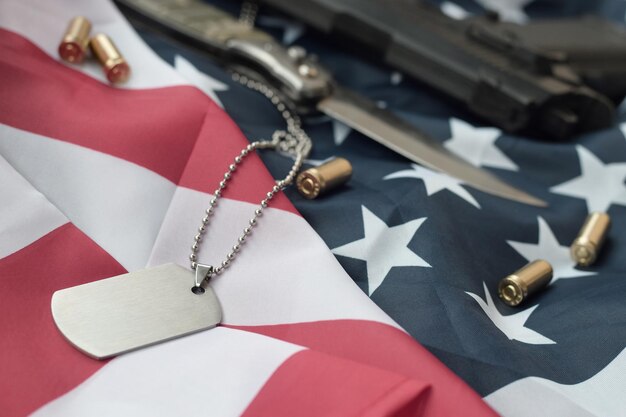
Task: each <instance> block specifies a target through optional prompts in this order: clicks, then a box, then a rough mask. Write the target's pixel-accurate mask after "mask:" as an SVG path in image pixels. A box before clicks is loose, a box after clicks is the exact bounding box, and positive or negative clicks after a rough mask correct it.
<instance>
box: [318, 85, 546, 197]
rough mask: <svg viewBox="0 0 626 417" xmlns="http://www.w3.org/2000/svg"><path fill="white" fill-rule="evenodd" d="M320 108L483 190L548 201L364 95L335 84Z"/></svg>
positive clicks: (381, 142)
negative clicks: (466, 157)
mask: <svg viewBox="0 0 626 417" xmlns="http://www.w3.org/2000/svg"><path fill="white" fill-rule="evenodd" d="M317 108H318V109H319V110H320V111H322V112H323V113H325V114H327V115H329V116H330V117H332V118H334V119H337V120H339V121H340V122H343V123H345V124H346V125H348V126H350V127H351V128H353V129H355V130H358V131H359V132H361V133H363V134H364V135H366V136H368V137H370V138H372V139H374V140H375V141H376V142H378V143H380V144H382V145H384V146H386V147H387V148H389V149H391V150H393V151H395V152H397V153H399V154H400V155H402V156H405V157H406V158H408V159H410V160H412V161H413V162H417V163H418V164H420V165H424V166H425V167H428V168H431V169H434V170H436V171H440V172H444V173H446V174H448V175H450V176H453V177H456V178H457V179H459V180H461V181H462V182H463V183H465V184H467V185H470V186H472V187H474V188H477V189H479V190H481V191H484V192H487V193H490V194H494V195H497V196H499V197H503V198H508V199H510V200H514V201H518V202H521V203H525V204H530V205H534V206H539V207H545V206H547V204H546V202H545V201H543V200H540V199H538V198H536V197H533V196H532V195H530V194H528V193H526V192H524V191H521V190H519V189H517V188H515V187H513V186H511V185H509V184H507V183H506V182H504V181H502V180H500V179H499V178H498V177H496V176H495V175H493V174H491V173H490V172H488V171H486V170H484V169H480V168H477V167H475V166H474V165H471V164H470V163H468V162H466V161H465V160H463V159H461V158H459V157H457V156H456V155H454V154H453V153H452V152H450V151H449V150H448V149H446V148H445V147H443V146H442V145H441V143H439V142H437V141H436V140H434V139H433V138H431V137H429V136H427V135H426V134H424V133H423V132H421V131H420V130H418V129H416V128H415V127H414V126H413V125H411V124H410V123H408V122H406V121H405V120H403V119H401V118H400V117H398V116H396V115H394V114H393V113H391V112H389V111H386V110H383V109H381V108H379V107H378V106H377V105H376V104H375V103H374V102H373V101H371V100H368V99H366V98H364V97H363V96H361V95H359V94H356V93H354V92H351V91H349V90H346V89H344V88H341V87H335V89H334V90H333V93H332V94H331V95H329V96H327V97H326V98H324V99H322V100H321V101H320V102H319V103H318V104H317Z"/></svg>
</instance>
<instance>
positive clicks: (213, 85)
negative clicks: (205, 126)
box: [174, 55, 228, 108]
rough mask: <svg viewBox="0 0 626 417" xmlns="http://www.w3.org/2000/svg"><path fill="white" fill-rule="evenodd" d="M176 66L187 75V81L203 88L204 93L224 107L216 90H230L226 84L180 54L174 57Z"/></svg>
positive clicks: (183, 74) (182, 73) (177, 69)
mask: <svg viewBox="0 0 626 417" xmlns="http://www.w3.org/2000/svg"><path fill="white" fill-rule="evenodd" d="M174 67H176V71H178V72H179V73H180V74H181V75H182V76H183V77H185V79H186V80H187V81H189V82H190V83H191V84H193V85H194V86H196V87H198V88H199V89H200V90H202V92H203V93H204V94H206V95H207V96H209V97H211V98H212V99H213V101H214V102H215V103H216V104H217V105H218V106H220V107H221V108H224V105H223V104H222V102H221V101H220V99H219V98H218V97H217V94H216V93H215V92H216V91H226V90H228V86H227V85H226V84H224V83H223V82H221V81H218V80H216V79H215V78H213V77H209V76H208V75H207V74H205V73H203V72H202V71H200V70H199V69H197V68H196V67H194V66H193V64H192V63H191V62H189V61H187V60H186V59H185V58H183V57H182V56H180V55H176V56H175V57H174Z"/></svg>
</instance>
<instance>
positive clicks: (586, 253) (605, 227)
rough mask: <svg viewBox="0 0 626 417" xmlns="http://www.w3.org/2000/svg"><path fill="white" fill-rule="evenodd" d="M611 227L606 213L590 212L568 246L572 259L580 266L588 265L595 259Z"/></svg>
mask: <svg viewBox="0 0 626 417" xmlns="http://www.w3.org/2000/svg"><path fill="white" fill-rule="evenodd" d="M610 227H611V218H610V217H609V215H608V214H606V213H600V212H594V213H590V214H589V215H588V216H587V218H586V219H585V223H584V224H583V227H582V228H581V229H580V232H578V236H577V237H576V239H575V240H574V242H573V243H572V246H571V247H570V253H571V255H572V259H573V260H574V261H575V262H576V263H577V264H578V265H581V266H589V265H591V264H593V263H594V262H595V261H596V258H597V257H598V253H599V252H600V249H601V248H602V245H603V244H604V240H605V238H606V235H607V232H608V231H609V228H610Z"/></svg>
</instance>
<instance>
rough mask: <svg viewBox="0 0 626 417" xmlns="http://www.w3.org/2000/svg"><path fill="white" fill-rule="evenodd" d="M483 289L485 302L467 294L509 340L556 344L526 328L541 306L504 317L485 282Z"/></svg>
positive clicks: (472, 294)
mask: <svg viewBox="0 0 626 417" xmlns="http://www.w3.org/2000/svg"><path fill="white" fill-rule="evenodd" d="M483 288H484V289H485V300H487V302H486V303H485V300H483V299H482V298H480V297H479V296H478V295H476V294H474V293H471V292H469V291H465V294H467V295H469V296H470V297H472V298H473V299H474V300H475V301H476V302H477V303H478V305H479V306H480V308H482V310H483V311H484V312H485V314H486V315H487V317H489V320H491V321H492V322H493V324H494V325H495V326H496V327H497V328H498V330H500V331H501V332H502V333H504V334H505V335H506V337H508V338H509V340H517V341H518V342H522V343H528V344H530V345H553V344H556V342H555V341H554V340H552V339H548V338H547V337H545V336H544V335H542V334H540V333H538V332H536V331H534V330H531V329H529V328H528V327H525V326H524V324H526V321H527V320H528V317H530V315H531V314H532V312H533V311H535V309H536V308H537V307H539V304H537V305H534V306H532V307H530V308H527V309H526V310H523V311H520V312H519V313H515V314H511V315H508V316H504V315H502V314H500V312H499V311H498V309H497V308H496V306H495V304H494V303H493V299H492V298H491V294H489V290H488V289H487V285H486V284H485V283H484V282H483Z"/></svg>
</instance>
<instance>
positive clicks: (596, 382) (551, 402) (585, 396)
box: [485, 349, 626, 417]
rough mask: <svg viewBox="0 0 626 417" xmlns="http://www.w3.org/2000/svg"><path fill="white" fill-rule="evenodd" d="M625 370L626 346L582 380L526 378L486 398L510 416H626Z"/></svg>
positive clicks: (490, 403) (498, 409)
mask: <svg viewBox="0 0 626 417" xmlns="http://www.w3.org/2000/svg"><path fill="white" fill-rule="evenodd" d="M625 371H626V349H625V350H623V351H622V352H621V353H620V354H619V355H618V356H617V357H616V358H615V359H613V360H612V361H611V362H610V363H609V364H608V365H607V366H606V367H605V368H604V369H603V370H601V371H600V372H598V373H597V374H595V375H594V376H592V377H591V378H589V379H588V380H586V381H583V382H580V383H578V384H572V385H565V384H559V383H557V382H554V381H550V380H548V379H544V378H537V377H529V378H523V379H519V380H517V381H515V382H512V383H510V384H509V385H507V386H505V387H502V388H500V389H499V390H497V391H495V392H493V393H491V394H489V395H488V396H487V397H485V401H487V403H489V405H491V406H492V407H493V408H494V409H495V410H496V411H497V412H499V413H501V414H502V415H503V416H506V417H527V416H533V417H543V416H545V417H551V416H557V415H559V416H567V417H592V416H611V417H626V372H625ZM522 399H528V401H527V400H522Z"/></svg>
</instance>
